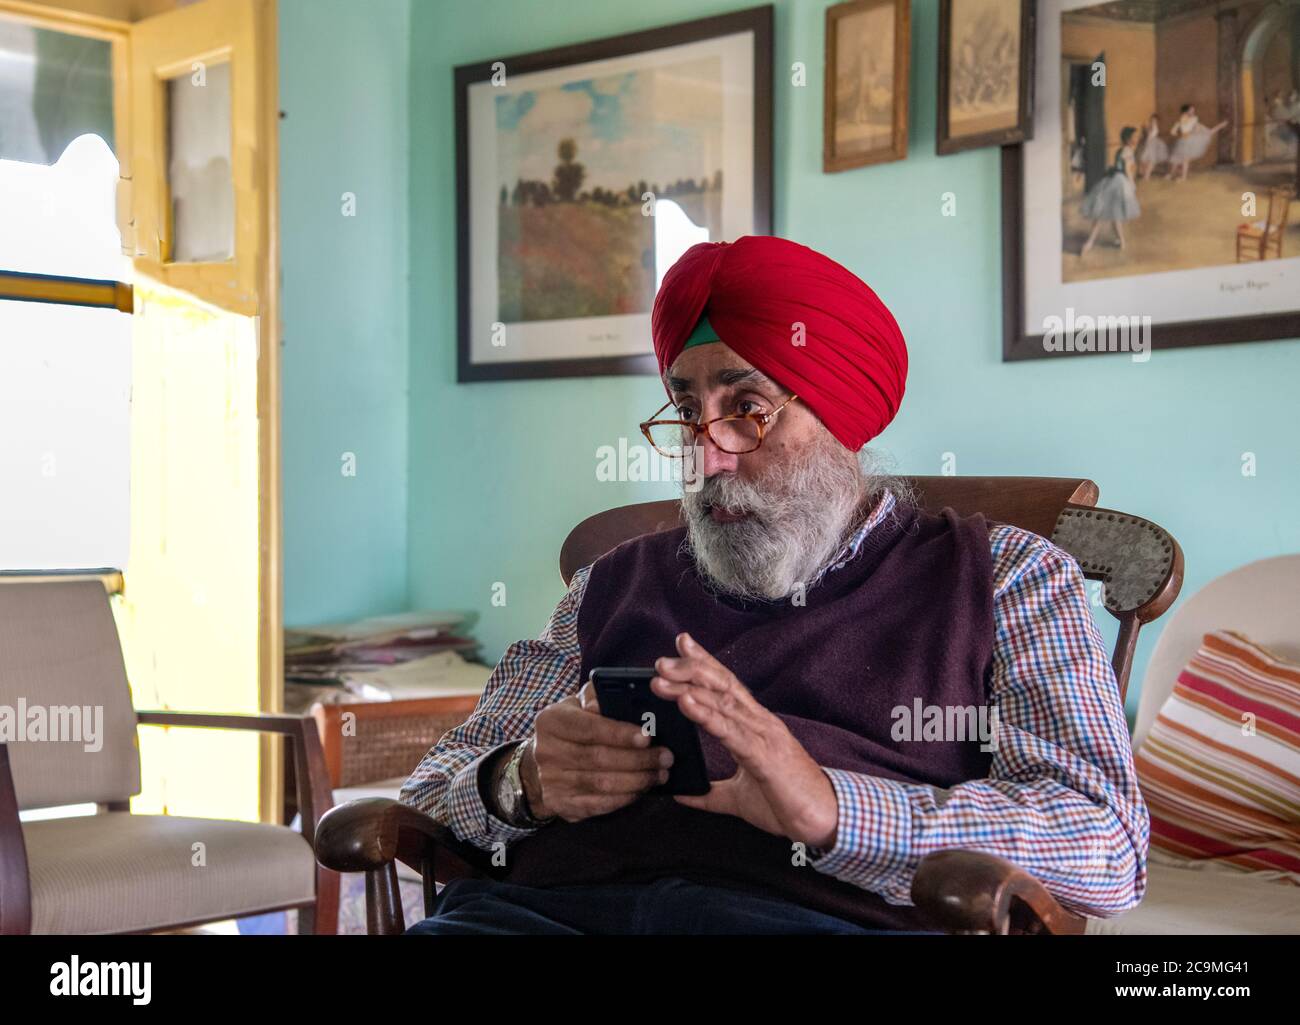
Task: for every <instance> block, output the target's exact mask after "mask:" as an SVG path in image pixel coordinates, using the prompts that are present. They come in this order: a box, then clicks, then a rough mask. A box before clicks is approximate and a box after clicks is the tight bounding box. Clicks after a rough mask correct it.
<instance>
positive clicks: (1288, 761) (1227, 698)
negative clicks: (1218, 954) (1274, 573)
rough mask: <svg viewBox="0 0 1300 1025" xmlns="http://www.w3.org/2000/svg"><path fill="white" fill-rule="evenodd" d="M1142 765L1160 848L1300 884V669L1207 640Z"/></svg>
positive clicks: (1218, 639)
mask: <svg viewBox="0 0 1300 1025" xmlns="http://www.w3.org/2000/svg"><path fill="white" fill-rule="evenodd" d="M1134 762H1135V764H1136V767H1137V774H1138V782H1139V785H1140V786H1141V788H1142V795H1143V797H1145V798H1146V802H1147V807H1148V809H1149V810H1150V812H1151V847H1152V848H1153V849H1154V850H1156V851H1160V852H1163V853H1166V854H1170V855H1173V856H1175V857H1177V858H1181V859H1189V860H1213V861H1215V862H1219V863H1222V864H1223V865H1226V866H1231V867H1233V868H1237V869H1241V870H1244V871H1255V870H1261V869H1266V870H1272V871H1274V872H1281V873H1285V874H1283V875H1279V876H1276V878H1278V879H1279V880H1282V881H1285V882H1290V883H1294V884H1296V885H1300V665H1296V664H1295V663H1293V662H1287V661H1285V660H1283V659H1282V658H1279V657H1278V656H1277V655H1274V654H1273V653H1272V652H1270V651H1267V650H1266V649H1264V648H1261V647H1259V646H1258V645H1257V644H1253V643H1252V642H1251V641H1249V640H1248V639H1247V638H1245V637H1243V636H1242V635H1241V634H1238V633H1233V632H1231V631H1228V630H1219V631H1216V632H1214V633H1208V634H1206V635H1205V636H1204V638H1202V640H1201V647H1200V650H1199V651H1197V653H1196V654H1195V655H1194V656H1193V657H1192V660H1191V662H1189V663H1188V665H1187V668H1186V669H1184V670H1183V671H1182V672H1181V673H1180V674H1179V676H1178V682H1177V683H1175V684H1174V690H1173V693H1172V694H1171V695H1170V696H1169V699H1168V700H1167V701H1166V702H1165V705H1164V707H1163V708H1162V709H1161V710H1160V714H1159V715H1158V716H1156V721H1155V723H1154V725H1152V727H1151V732H1150V733H1149V734H1148V735H1147V738H1146V740H1145V741H1144V742H1143V744H1142V746H1141V748H1140V749H1139V750H1138V752H1137V753H1136V755H1135V756H1134Z"/></svg>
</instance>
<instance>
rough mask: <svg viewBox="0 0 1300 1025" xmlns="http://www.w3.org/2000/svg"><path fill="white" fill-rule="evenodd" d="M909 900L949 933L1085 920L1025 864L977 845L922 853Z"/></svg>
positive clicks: (1068, 928)
mask: <svg viewBox="0 0 1300 1025" xmlns="http://www.w3.org/2000/svg"><path fill="white" fill-rule="evenodd" d="M912 902H913V903H914V904H915V905H916V906H917V907H918V908H920V909H921V911H922V913H923V914H924V915H925V916H926V917H927V918H928V919H929V920H930V921H931V922H932V923H934V925H935V926H937V927H938V928H940V929H944V930H945V931H947V932H953V933H992V934H995V935H1001V936H1005V935H1008V934H1038V933H1053V934H1078V933H1082V932H1083V929H1084V925H1085V924H1086V919H1084V918H1082V917H1080V916H1079V915H1076V914H1074V913H1072V912H1070V911H1066V910H1065V908H1063V907H1061V905H1060V904H1059V903H1058V902H1057V900H1056V898H1055V897H1053V896H1052V895H1051V894H1050V893H1049V892H1048V890H1047V887H1045V886H1044V885H1043V884H1042V883H1041V882H1039V881H1038V880H1037V879H1035V878H1034V877H1033V876H1032V875H1030V874H1029V873H1028V872H1026V871H1025V870H1024V869H1022V868H1019V867H1018V866H1016V865H1014V864H1012V863H1011V862H1009V861H1007V860H1005V859H1004V858H999V857H996V856H995V855H992V854H985V853H983V852H980V851H967V850H958V849H954V850H945V851H935V852H934V853H933V854H928V855H926V856H925V857H924V858H922V859H921V864H920V865H919V866H918V867H917V870H916V875H915V876H914V877H913V879H912Z"/></svg>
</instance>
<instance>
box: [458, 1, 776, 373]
mask: <svg viewBox="0 0 1300 1025" xmlns="http://www.w3.org/2000/svg"><path fill="white" fill-rule="evenodd" d="M773 20H774V19H773V8H772V7H771V6H770V5H768V6H762V7H754V8H750V9H747V10H742V11H737V12H734V13H730V14H725V15H720V16H716V17H709V18H702V19H698V20H694V21H689V22H684V23H679V24H674V25H667V26H663V27H659V28H653V29H648V30H645V31H639V32H631V33H627V34H624V35H619V36H614V37H609V38H605V39H597V40H593V41H589V42H583V43H576V44H573V45H569V46H562V47H557V48H554V49H550V50H545V51H540V52H535V53H527V54H519V55H515V56H512V57H501V58H493V59H490V60H484V61H479V62H476V63H474V64H467V65H463V66H460V67H457V68H456V69H455V72H454V84H455V90H454V92H455V108H456V109H455V118H456V218H457V225H456V228H457V243H456V263H457V336H458V337H457V381H458V383H466V382H476V381H500V380H520V379H525V380H527V379H540V378H556V377H586V376H595V375H630V374H655V373H657V372H658V366H657V364H656V361H655V357H654V354H653V352H652V351H651V346H650V311H651V307H652V304H653V299H654V294H655V291H656V290H657V285H658V281H659V280H660V279H661V278H662V274H663V272H664V271H665V270H666V269H667V266H668V265H671V263H672V262H673V260H675V259H676V257H677V256H678V255H680V252H678V250H680V251H684V250H685V249H686V248H689V245H690V244H694V242H696V241H706V240H707V241H719V240H731V239H735V238H738V237H740V236H742V235H750V234H757V235H765V234H769V233H770V232H771V229H772V221H773V211H772V196H773V190H772V53H773V49H772V46H773V42H772V41H773ZM724 139H725V140H726V141H725V144H724V142H723V140H724Z"/></svg>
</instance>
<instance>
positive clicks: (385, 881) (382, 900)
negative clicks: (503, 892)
mask: <svg viewBox="0 0 1300 1025" xmlns="http://www.w3.org/2000/svg"><path fill="white" fill-rule="evenodd" d="M316 858H317V860H318V861H320V863H321V864H322V865H324V866H325V867H326V868H331V869H334V870H335V871H336V872H365V874H366V931H367V932H369V933H371V934H384V935H388V934H392V933H400V932H402V931H404V929H405V928H406V926H405V922H404V919H403V915H402V904H401V901H400V900H399V899H398V893H397V866H396V864H395V863H396V862H397V861H400V862H402V863H403V864H405V865H409V866H410V867H411V868H413V869H415V870H416V871H418V872H419V873H420V875H421V877H422V878H423V880H424V900H425V906H426V907H427V906H428V905H429V903H430V902H431V901H432V899H433V895H434V892H435V882H436V881H437V880H439V879H442V880H447V879H456V878H460V877H464V876H469V877H475V876H485V875H498V874H500V873H499V870H498V869H496V868H495V867H494V866H493V865H492V861H491V856H490V855H489V854H488V853H487V852H486V851H481V850H479V849H478V848H477V847H475V846H474V845H473V844H469V843H466V842H465V841H463V840H461V839H459V838H458V837H457V836H456V834H455V833H453V832H452V831H451V830H450V829H448V828H447V827H446V826H444V825H443V824H442V823H440V822H438V821H436V820H435V819H433V818H431V817H430V816H428V815H426V814H424V812H422V811H418V810H416V809H415V808H412V807H411V806H410V805H407V804H402V803H401V802H400V801H394V800H392V799H391V798H388V797H363V798H359V799H358V800H355V801H348V802H347V804H341V805H339V806H338V807H336V808H331V809H330V810H329V811H328V812H327V813H326V814H325V816H324V818H322V819H321V823H320V825H319V826H318V827H317V830H316Z"/></svg>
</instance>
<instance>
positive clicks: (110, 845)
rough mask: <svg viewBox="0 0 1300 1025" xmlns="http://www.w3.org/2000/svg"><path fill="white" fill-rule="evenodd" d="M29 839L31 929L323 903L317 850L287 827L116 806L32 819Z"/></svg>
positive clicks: (90, 928)
mask: <svg viewBox="0 0 1300 1025" xmlns="http://www.w3.org/2000/svg"><path fill="white" fill-rule="evenodd" d="M23 839H24V841H25V842H26V845H27V860H28V865H29V869H30V872H31V881H32V932H34V933H64V934H66V933H107V932H143V931H147V930H153V929H163V928H167V927H169V926H175V925H183V924H186V923H189V922H198V921H211V920H215V919H221V918H237V917H240V916H242V915H250V914H256V913H258V912H261V911H269V910H272V909H274V908H282V907H285V906H287V905H290V904H308V903H311V902H314V901H315V899H316V859H315V857H314V856H313V855H312V850H311V847H310V846H309V845H308V843H307V841H306V840H304V839H303V838H302V836H301V835H300V834H298V833H295V832H294V831H293V830H291V829H286V828H285V827H283V826H273V825H263V824H260V823H255V822H237V821H231V820H227V819H196V818H181V817H173V816H169V815H131V814H128V813H126V812H109V813H108V814H104V815H86V816H77V817H74V818H65V819H48V820H41V821H35V822H25V823H23ZM195 843H202V844H204V845H205V850H204V857H205V860H206V864H205V865H204V866H202V867H198V866H195V865H194V864H193V860H194V849H193V845H194V844H195Z"/></svg>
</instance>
